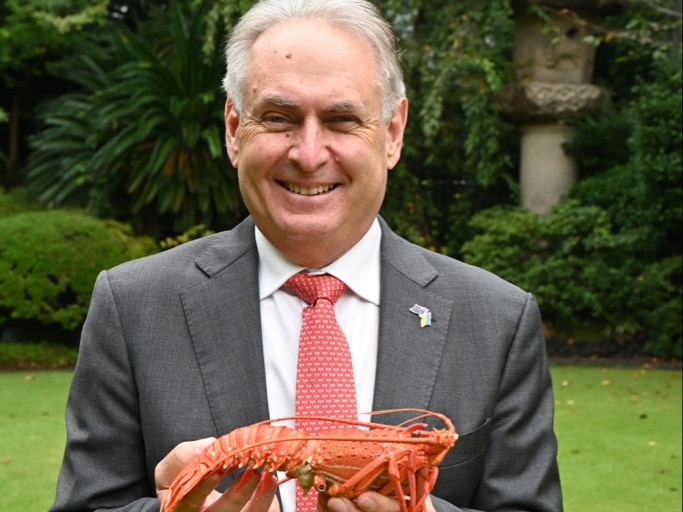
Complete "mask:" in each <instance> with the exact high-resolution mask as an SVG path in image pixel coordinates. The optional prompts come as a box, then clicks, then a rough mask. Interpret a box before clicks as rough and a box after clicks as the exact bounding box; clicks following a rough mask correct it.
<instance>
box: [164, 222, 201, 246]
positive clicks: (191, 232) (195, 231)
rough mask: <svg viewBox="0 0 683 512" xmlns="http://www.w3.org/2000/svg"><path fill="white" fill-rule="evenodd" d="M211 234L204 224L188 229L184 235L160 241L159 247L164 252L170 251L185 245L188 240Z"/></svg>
mask: <svg viewBox="0 0 683 512" xmlns="http://www.w3.org/2000/svg"><path fill="white" fill-rule="evenodd" d="M213 233H214V232H213V231H212V230H210V229H207V227H206V226H205V225H204V224H199V225H197V226H192V227H191V228H190V229H188V230H187V231H185V232H184V233H181V234H180V235H178V236H173V237H167V238H165V239H164V240H161V241H160V242H159V247H161V248H162V249H164V250H165V249H170V248H172V247H177V246H179V245H182V244H184V243H187V242H189V241H190V240H196V239H198V238H202V237H204V236H208V235H211V234H213Z"/></svg>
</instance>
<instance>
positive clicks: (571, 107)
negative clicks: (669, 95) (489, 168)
mask: <svg viewBox="0 0 683 512" xmlns="http://www.w3.org/2000/svg"><path fill="white" fill-rule="evenodd" d="M625 3H626V0H536V1H534V0H512V7H513V10H514V16H515V47H514V61H515V62H514V63H515V79H516V82H515V83H514V84H509V85H506V86H505V87H503V89H502V91H501V106H502V110H503V113H504V115H505V116H506V117H507V118H508V119H510V120H512V121H513V122H515V123H516V124H518V125H519V126H520V129H521V155H520V190H521V202H522V206H523V207H525V208H527V209H529V210H531V211H534V212H536V213H539V214H546V213H548V212H549V211H550V210H551V209H552V207H553V206H555V205H556V204H557V203H558V202H559V201H560V199H561V197H562V196H563V194H564V193H565V192H566V190H567V188H568V187H569V186H570V185H571V184H572V183H574V182H575V181H576V179H577V165H576V162H575V161H574V159H573V158H571V157H569V156H568V155H567V154H566V153H565V152H564V150H563V145H564V143H565V142H567V141H569V139H570V138H571V132H572V127H571V121H572V119H574V118H576V117H577V116H580V115H582V114H585V113H587V112H590V111H592V110H594V109H596V108H597V107H598V106H599V105H600V104H601V102H602V101H604V100H605V99H607V98H608V94H607V92H606V91H605V90H603V89H601V88H600V87H597V86H595V85H593V84H591V83H590V82H591V79H592V75H593V62H594V56H595V47H594V46H592V45H590V44H588V43H586V42H585V37H586V36H587V35H590V34H589V30H590V25H589V21H594V20H596V19H597V18H598V17H599V16H601V15H604V14H605V13H607V12H610V11H612V12H613V11H614V10H617V9H621V8H623V7H624V5H625ZM530 4H534V5H536V6H538V7H540V8H544V9H545V10H546V12H547V14H548V17H549V22H547V21H545V20H542V19H540V18H539V17H538V16H536V15H534V14H532V13H531V12H530V11H529V6H530Z"/></svg>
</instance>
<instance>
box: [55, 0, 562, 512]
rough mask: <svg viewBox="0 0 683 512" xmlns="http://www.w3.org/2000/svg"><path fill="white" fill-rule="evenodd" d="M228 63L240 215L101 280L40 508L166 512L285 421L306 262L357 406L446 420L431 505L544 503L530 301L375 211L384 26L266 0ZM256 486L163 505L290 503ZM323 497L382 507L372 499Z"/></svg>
mask: <svg viewBox="0 0 683 512" xmlns="http://www.w3.org/2000/svg"><path fill="white" fill-rule="evenodd" d="M227 61H228V72H227V75H226V79H225V88H226V91H227V93H228V98H227V103H226V109H225V123H226V143H227V149H228V153H229V156H230V159H231V161H232V163H233V165H234V166H235V168H236V169H237V172H238V176H239V183H240V190H241V193H242V196H243V198H244V200H245V203H246V205H247V207H248V209H249V211H250V213H251V216H250V218H248V219H247V220H245V221H244V222H243V223H241V224H240V225H239V226H237V227H236V228H235V229H234V230H232V231H230V232H225V233H219V234H216V235H213V236H209V237H206V238H203V239H201V240H198V241H195V242H191V243H188V244H184V245H182V246H180V247H178V248H176V249H173V250H170V251H166V252H164V253H161V254H159V255H156V256H152V257H150V258H146V259H142V260H138V261H134V262H130V263H127V264H124V265H122V266H119V267H117V268H115V269H112V270H110V271H108V272H103V273H102V274H101V275H100V276H99V277H98V280H97V283H96V285H95V289H94V293H93V300H92V305H91V311H90V313H89V315H88V319H87V321H86V324H85V326H84V330H83V337H82V343H81V348H80V355H79V362H78V365H77V368H76V372H75V374H74V379H73V384H72V390H71V393H70V397H69V402H68V406H67V430H68V439H67V446H66V451H65V458H64V463H63V467H62V471H61V473H60V479H59V483H58V488H57V497H56V501H55V504H54V506H53V508H52V511H53V512H58V511H67V510H68V511H74V510H79V511H80V510H97V509H112V508H115V509H116V510H122V511H133V510H135V511H152V510H155V511H156V510H159V507H160V502H161V503H162V505H161V509H162V510H163V509H164V507H163V503H164V501H165V500H166V499H167V492H168V491H167V489H168V487H169V485H170V483H171V482H172V480H173V479H174V478H175V476H176V475H177V474H178V472H179V471H180V470H181V468H182V467H183V466H184V465H185V464H187V463H188V462H189V461H190V460H191V459H192V458H193V457H194V456H195V455H196V454H197V453H199V451H201V449H202V448H203V447H205V446H207V445H208V444H209V443H210V442H211V441H212V440H213V439H214V438H215V437H218V436H220V435H222V434H225V433H227V432H229V431H232V430H233V429H235V428H237V427H240V426H244V425H249V424H252V423H255V422H257V421H261V420H264V419H268V418H276V417H282V416H288V415H291V414H293V412H294V401H295V398H294V388H295V380H296V365H297V347H298V340H299V338H298V336H299V328H300V327H301V323H300V322H301V311H302V308H303V302H302V301H301V299H299V298H298V297H297V296H296V295H294V294H293V293H291V291H289V290H288V289H287V288H286V287H285V286H284V284H285V281H287V279H288V278H289V277H290V276H292V275H294V274H296V273H298V272H300V271H302V270H312V271H324V272H326V273H329V274H332V275H334V276H336V277H338V278H339V279H341V280H342V281H344V282H345V283H346V285H347V291H346V292H345V293H344V294H343V295H342V297H341V299H339V302H338V303H337V305H336V308H335V309H336V314H337V317H338V319H339V323H340V325H341V327H342V330H343V331H344V333H345V335H346V337H347V338H348V343H349V346H350V350H351V354H352V359H353V369H354V374H355V377H356V382H355V385H356V388H357V401H358V406H357V407H358V410H359V411H370V410H382V409H392V408H401V407H417V408H424V409H430V410H434V411H438V412H440V413H444V414H446V415H447V416H448V417H450V418H452V420H453V421H454V423H455V425H456V428H457V430H458V433H459V436H460V437H459V439H458V442H457V444H456V446H455V448H454V449H453V450H451V451H450V452H449V453H448V455H447V456H446V458H445V459H444V461H443V463H442V464H441V466H440V472H439V478H438V481H437V483H436V486H435V488H434V490H433V493H432V496H430V498H429V499H428V500H427V510H429V511H434V510H438V511H458V510H482V511H494V510H516V511H544V512H553V511H558V510H561V508H562V505H561V493H560V485H559V477H558V473H557V467H556V462H555V459H556V441H555V436H554V434H553V430H552V415H553V413H552V407H553V400H552V393H551V387H550V379H549V373H548V369H547V366H546V360H545V352H544V340H543V336H542V327H541V322H540V316H539V313H538V308H537V306H536V303H535V301H534V299H533V297H532V296H531V295H530V294H528V293H525V292H523V291H521V290H519V289H518V288H516V287H515V286H513V285H511V284H509V283H506V282H504V281H503V280H501V279H499V278H497V277H495V276H493V275H491V274H489V273H487V272H485V271H483V270H480V269H476V268H473V267H470V266H467V265H464V264H463V263H460V262H458V261H455V260H452V259H449V258H446V257H444V256H442V255H438V254H435V253H431V252H429V251H426V250H424V249H422V248H418V247H416V246H414V245H412V244H410V243H408V242H406V241H404V240H402V239H400V238H399V237H397V236H396V235H395V234H393V233H392V232H391V230H390V229H389V228H388V227H387V226H386V224H385V223H384V222H383V221H382V220H381V219H380V218H379V217H378V211H379V208H380V205H381V203H382V200H383V197H384V193H385V188H386V182H387V176H388V171H389V170H390V169H391V168H392V167H394V166H395V165H396V163H397V161H398V160H399V157H400V151H401V146H402V143H403V132H404V128H405V124H406V119H407V108H408V107H407V100H406V98H405V93H404V87H403V83H402V78H401V72H400V66H399V64H398V61H397V58H396V51H395V47H394V38H393V34H392V33H391V29H390V28H389V26H388V24H387V23H386V22H385V21H384V20H383V19H382V18H381V17H380V16H379V15H378V14H377V12H376V10H375V8H374V7H373V6H372V5H371V4H369V3H368V2H366V1H365V0H328V1H324V0H317V1H311V0H309V1H306V0H265V1H263V2H260V3H258V4H257V5H256V6H255V7H253V8H252V10H251V11H250V12H249V13H248V14H247V15H246V16H245V17H244V18H243V19H242V20H241V21H240V23H239V25H238V26H237V27H236V28H235V30H234V32H233V34H232V37H231V39H230V42H229V45H228V50H227ZM415 305H417V306H418V307H421V308H423V310H422V311H424V310H429V312H430V313H431V324H430V323H429V322H421V318H419V317H418V316H417V315H416V314H414V313H413V312H411V311H410V309H411V307H413V306H415ZM257 481H258V477H253V478H247V479H246V481H243V482H241V485H240V486H237V485H233V486H231V487H230V489H229V490H228V491H227V492H225V493H224V494H222V495H221V494H219V493H218V492H216V491H213V490H212V489H213V488H214V487H215V486H216V485H217V484H218V479H216V478H213V479H208V480H207V481H206V482H204V484H203V485H201V486H199V487H198V488H197V490H196V491H194V492H193V493H191V494H190V495H189V496H188V497H187V498H186V499H185V500H184V501H183V502H182V503H181V504H180V505H179V506H178V508H177V510H178V511H180V512H189V511H205V512H218V511H232V510H251V511H261V510H263V511H266V510H268V511H271V512H272V511H276V510H281V509H284V510H286V511H293V510H294V509H295V508H294V507H295V499H294V490H293V485H291V484H292V483H291V482H290V484H286V485H284V486H282V487H281V488H280V489H279V490H280V491H281V492H278V498H277V499H275V493H276V485H275V482H274V479H265V480H264V481H263V484H262V487H261V488H260V490H259V492H258V493H256V494H255V495H254V497H253V498H252V491H253V490H254V488H255V487H256V485H257ZM287 485H289V486H287ZM250 499H251V501H249V500H250ZM318 507H319V510H331V511H344V510H346V511H349V512H352V511H358V510H361V511H370V510H374V511H376V512H377V511H398V510H399V504H398V503H397V502H396V501H395V500H394V499H392V498H389V497H384V496H380V495H378V494H374V493H366V494H364V495H363V496H361V497H359V498H358V499H357V500H354V501H353V502H352V501H350V500H346V499H338V498H331V499H329V500H327V501H326V500H325V499H321V500H320V502H319V503H318Z"/></svg>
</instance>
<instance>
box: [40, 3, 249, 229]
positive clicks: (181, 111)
mask: <svg viewBox="0 0 683 512" xmlns="http://www.w3.org/2000/svg"><path fill="white" fill-rule="evenodd" d="M204 4H205V3H204ZM200 7H201V8H200V9H198V10H195V11H191V12H187V11H185V10H184V9H183V8H182V7H181V6H180V3H179V2H174V3H173V4H172V6H171V8H170V10H169V11H168V12H167V11H164V10H161V9H159V10H156V11H154V16H155V17H154V18H153V19H152V20H151V21H149V22H148V24H146V25H143V26H142V27H141V29H140V33H138V34H134V33H133V32H131V31H129V30H128V29H126V28H124V27H123V26H119V27H117V29H116V31H115V32H114V34H113V38H114V43H115V45H114V48H112V49H111V50H110V51H106V49H103V48H102V47H101V46H95V45H89V46H86V47H85V48H84V50H85V53H84V54H82V55H81V56H80V58H79V63H78V66H77V67H76V68H75V70H76V72H75V73H72V74H71V75H70V77H71V78H72V79H73V80H74V81H76V82H78V83H79V84H80V85H81V86H82V87H83V89H84V92H81V93H76V94H70V95H66V96H63V97H61V98H59V100H58V101H55V102H54V103H52V104H51V105H49V106H47V107H46V108H45V109H44V110H43V111H42V114H41V119H42V120H43V123H44V129H43V130H42V131H41V132H40V133H39V134H37V135H36V136H35V137H34V138H33V141H32V145H33V148H34V150H35V152H34V156H33V159H32V161H31V162H30V164H29V166H28V168H27V181H28V185H29V187H30V189H31V190H32V191H33V192H34V193H35V194H36V195H37V196H38V197H39V198H40V199H41V200H42V201H44V202H54V203H56V204H59V205H64V204H76V205H83V206H86V205H87V206H88V207H89V208H90V209H91V211H93V212H94V213H96V214H98V215H99V216H103V217H114V218H117V219H121V220H126V221H130V222H134V223H136V225H137V226H138V227H139V228H140V229H143V230H145V231H146V232H149V233H153V234H157V235H159V234H163V233H165V232H168V231H170V232H178V231H182V230H184V229H187V228H189V227H191V226H193V225H195V224H199V223H208V224H212V225H219V226H225V225H230V224H231V223H234V222H235V220H237V219H239V218H240V217H241V216H242V215H243V211H242V204H241V201H240V199H239V193H238V187H237V182H236V173H235V172H234V171H233V170H231V168H230V164H229V162H228V159H227V156H226V155H225V151H224V149H223V137H222V134H221V129H220V127H221V125H222V123H223V105H224V101H225V99H224V97H223V94H222V92H221V90H220V81H221V77H222V75H223V71H224V64H223V61H222V57H221V52H220V51H219V48H214V51H213V53H212V55H211V58H210V59H204V60H202V58H201V55H202V33H203V30H204V14H206V12H207V11H206V7H205V6H200ZM159 26H168V31H167V32H166V33H164V34H163V36H159V34H158V33H157V30H158V28H159ZM112 61H113V62H112ZM55 164H57V165H58V166H59V168H60V169H61V172H58V173H55V172H54V168H55Z"/></svg>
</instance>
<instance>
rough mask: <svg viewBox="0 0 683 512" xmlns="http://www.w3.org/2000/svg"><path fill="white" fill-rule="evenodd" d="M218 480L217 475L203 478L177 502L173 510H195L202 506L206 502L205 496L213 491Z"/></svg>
mask: <svg viewBox="0 0 683 512" xmlns="http://www.w3.org/2000/svg"><path fill="white" fill-rule="evenodd" d="M220 482H221V477H220V476H218V475H211V476H208V477H206V478H204V479H203V480H201V481H200V482H199V483H198V484H197V485H196V486H195V487H194V489H192V490H191V491H190V492H188V493H187V494H186V495H185V497H184V498H183V499H182V500H181V501H180V502H179V503H178V505H177V506H176V508H175V512H196V511H197V510H199V509H200V508H202V507H204V506H205V505H206V504H207V499H206V498H207V496H209V495H210V494H211V493H212V492H213V490H214V489H215V488H216V486H217V485H218V484H219V483H220ZM216 494H218V493H216Z"/></svg>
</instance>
